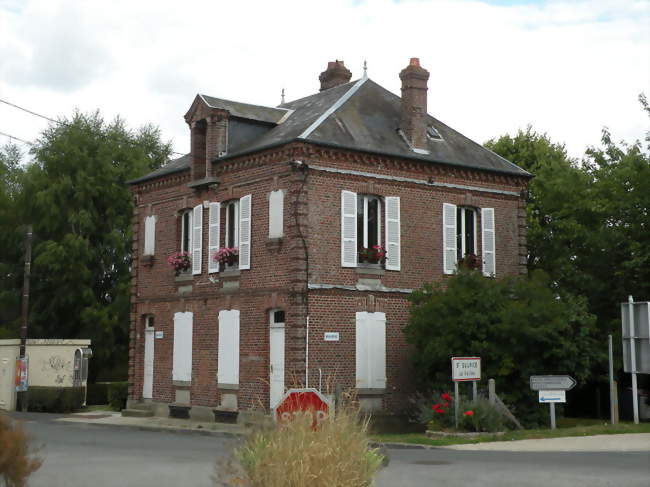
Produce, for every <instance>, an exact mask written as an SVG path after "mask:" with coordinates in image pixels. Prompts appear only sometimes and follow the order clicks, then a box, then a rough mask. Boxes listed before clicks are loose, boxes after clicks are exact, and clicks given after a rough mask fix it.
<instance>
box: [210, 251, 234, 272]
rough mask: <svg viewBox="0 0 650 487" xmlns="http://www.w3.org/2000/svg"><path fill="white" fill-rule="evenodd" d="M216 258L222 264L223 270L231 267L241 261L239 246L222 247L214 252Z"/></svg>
mask: <svg viewBox="0 0 650 487" xmlns="http://www.w3.org/2000/svg"><path fill="white" fill-rule="evenodd" d="M214 260H215V262H219V264H221V266H222V268H223V270H226V269H230V268H232V267H234V266H236V265H237V264H238V263H239V248H237V247H221V248H220V249H219V250H217V253H216V254H214Z"/></svg>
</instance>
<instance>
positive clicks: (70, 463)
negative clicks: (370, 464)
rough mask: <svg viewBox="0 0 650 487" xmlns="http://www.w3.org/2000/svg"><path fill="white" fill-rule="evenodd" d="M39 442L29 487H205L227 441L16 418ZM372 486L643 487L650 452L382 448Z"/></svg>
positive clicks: (37, 416) (649, 481)
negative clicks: (385, 461)
mask: <svg viewBox="0 0 650 487" xmlns="http://www.w3.org/2000/svg"><path fill="white" fill-rule="evenodd" d="M16 416H18V417H20V418H21V419H24V420H27V421H28V422H27V423H26V425H25V426H26V428H27V429H28V430H29V431H30V432H31V433H32V434H33V435H34V436H35V437H36V441H37V443H40V444H42V455H43V456H44V458H45V463H44V464H43V466H42V467H41V469H40V470H39V471H38V472H36V473H35V474H34V475H33V476H32V477H31V479H30V485H31V486H32V487H59V486H60V487H76V486H80V487H81V486H83V487H86V486H92V487H113V486H120V487H122V486H133V487H149V486H151V487H154V486H155V487H166V486H188V487H190V486H210V485H213V483H212V482H211V480H210V477H211V475H212V474H213V473H214V468H215V463H216V460H217V459H223V458H224V457H225V455H227V453H228V452H229V450H230V448H231V446H232V440H228V439H225V438H220V437H214V436H203V435H197V434H183V433H167V432H152V431H139V430H130V429H124V428H118V427H99V426H92V425H84V424H70V423H62V422H56V421H54V419H55V418H56V416H53V415H45V414H28V415H20V416H19V415H16ZM389 452H390V456H391V461H390V465H389V466H388V468H386V469H385V470H383V471H382V472H381V473H380V475H379V478H378V479H377V483H376V486H377V487H431V486H444V487H461V486H462V487H472V486H481V487H509V486H513V487H514V486H517V487H527V486H531V487H532V486H535V487H537V486H544V487H546V486H553V487H564V486H566V487H569V486H570V487H581V486H589V487H600V486H603V487H604V486H608V487H619V486H620V487H637V486H638V487H648V485H650V453H648V452H625V453H617V452H606V453H600V452H599V453H580V452H568V453H531V452H496V451H457V450H447V449H433V450H414V449H408V450H402V449H391V450H389Z"/></svg>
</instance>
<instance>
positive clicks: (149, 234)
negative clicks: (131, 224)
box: [143, 215, 157, 255]
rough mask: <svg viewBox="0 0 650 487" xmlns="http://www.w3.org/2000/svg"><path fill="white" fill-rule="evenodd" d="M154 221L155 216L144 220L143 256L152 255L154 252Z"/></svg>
mask: <svg viewBox="0 0 650 487" xmlns="http://www.w3.org/2000/svg"><path fill="white" fill-rule="evenodd" d="M156 219H157V218H156V216H155V215H150V216H148V217H146V218H145V219H144V251H143V255H154V253H155V251H156Z"/></svg>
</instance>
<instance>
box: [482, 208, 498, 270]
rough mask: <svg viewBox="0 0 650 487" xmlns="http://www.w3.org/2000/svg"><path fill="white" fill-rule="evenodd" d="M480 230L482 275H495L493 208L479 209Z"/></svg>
mask: <svg viewBox="0 0 650 487" xmlns="http://www.w3.org/2000/svg"><path fill="white" fill-rule="evenodd" d="M481 230H482V233H481V241H482V248H483V256H482V257H483V275H485V276H493V275H495V274H496V273H497V271H496V248H495V244H494V208H482V209H481Z"/></svg>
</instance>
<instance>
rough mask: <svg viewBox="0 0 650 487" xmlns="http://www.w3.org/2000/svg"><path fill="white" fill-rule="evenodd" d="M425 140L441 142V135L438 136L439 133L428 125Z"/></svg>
mask: <svg viewBox="0 0 650 487" xmlns="http://www.w3.org/2000/svg"><path fill="white" fill-rule="evenodd" d="M427 138H428V139H430V140H442V135H440V132H438V131H437V130H436V128H435V127H434V126H433V125H428V126H427Z"/></svg>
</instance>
